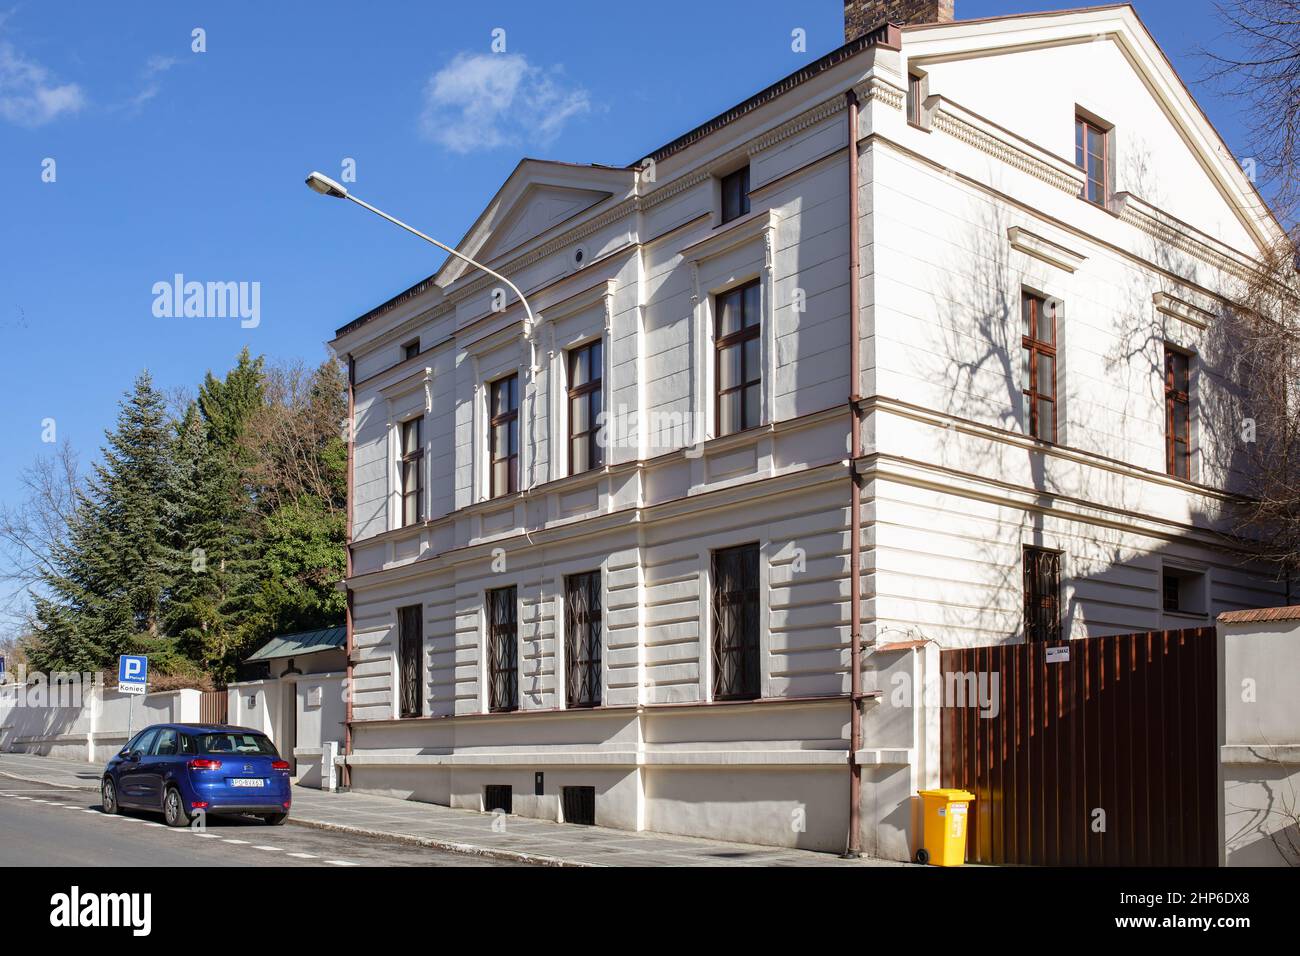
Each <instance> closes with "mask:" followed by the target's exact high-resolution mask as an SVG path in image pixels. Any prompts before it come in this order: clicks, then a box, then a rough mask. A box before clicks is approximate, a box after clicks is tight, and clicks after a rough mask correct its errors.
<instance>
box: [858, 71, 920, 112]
mask: <svg viewBox="0 0 1300 956" xmlns="http://www.w3.org/2000/svg"><path fill="white" fill-rule="evenodd" d="M853 92H854V93H855V94H856V95H857V97H858V102H859V103H860V104H862V105H864V106H865V105H866V104H868V103H871V102H872V101H874V100H880V102H882V103H884V104H885V105H886V106H888V107H891V108H893V109H896V110H900V111H901V110H902V109H903V104H904V103H906V102H907V94H906V93H904V91H903V90H901V89H899V88H898V87H897V86H894V85H893V84H892V83H887V82H885V81H884V80H883V79H881V78H880V77H878V76H873V77H871V78H870V79H868V80H867V81H866V82H865V83H859V84H858V85H857V86H855V87H854V88H853Z"/></svg>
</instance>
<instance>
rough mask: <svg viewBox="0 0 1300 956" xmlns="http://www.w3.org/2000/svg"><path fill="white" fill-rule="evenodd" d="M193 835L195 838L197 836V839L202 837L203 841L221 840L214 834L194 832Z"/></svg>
mask: <svg viewBox="0 0 1300 956" xmlns="http://www.w3.org/2000/svg"><path fill="white" fill-rule="evenodd" d="M194 835H195V836H198V837H203V839H205V840H219V839H221V837H219V836H217V835H216V834H215V833H198V832H195V834H194Z"/></svg>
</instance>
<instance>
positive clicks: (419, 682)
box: [397, 604, 424, 719]
mask: <svg viewBox="0 0 1300 956" xmlns="http://www.w3.org/2000/svg"><path fill="white" fill-rule="evenodd" d="M423 664H424V606H423V605H421V604H409V605H407V606H405V607H399V608H398V609H397V716H398V717H399V718H402V719H405V718H410V717H423V716H424V666H423Z"/></svg>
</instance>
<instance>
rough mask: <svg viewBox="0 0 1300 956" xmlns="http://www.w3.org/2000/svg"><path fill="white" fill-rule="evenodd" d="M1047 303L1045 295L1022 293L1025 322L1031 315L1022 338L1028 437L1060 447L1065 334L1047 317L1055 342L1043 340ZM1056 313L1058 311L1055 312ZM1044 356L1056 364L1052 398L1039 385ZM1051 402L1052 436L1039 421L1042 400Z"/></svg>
mask: <svg viewBox="0 0 1300 956" xmlns="http://www.w3.org/2000/svg"><path fill="white" fill-rule="evenodd" d="M1046 306H1047V299H1046V298H1045V297H1043V296H1041V295H1037V294H1036V293H1033V292H1030V291H1028V290H1025V291H1023V292H1022V293H1021V300H1020V308H1021V310H1022V311H1021V321H1022V322H1023V321H1024V312H1025V310H1028V313H1029V333H1028V334H1027V335H1026V334H1024V333H1023V332H1022V333H1021V336H1020V347H1021V349H1028V350H1029V376H1028V379H1027V381H1025V382H1024V383H1022V385H1021V395H1022V396H1023V397H1024V400H1025V402H1026V403H1027V411H1028V413H1029V417H1028V426H1029V427H1028V434H1029V437H1030V438H1037V439H1038V440H1039V441H1050V442H1052V443H1053V444H1055V443H1056V435H1057V424H1058V422H1059V421H1060V418H1061V415H1060V409H1059V408H1058V407H1057V395H1058V389H1057V384H1058V382H1059V381H1060V378H1061V376H1060V372H1059V369H1058V368H1057V354H1056V343H1057V341H1058V340H1059V338H1060V332H1061V330H1060V329H1059V328H1057V326H1056V316H1055V315H1054V314H1053V315H1051V316H1048V317H1046V318H1047V320H1048V321H1050V322H1051V323H1052V338H1051V341H1047V340H1045V339H1043V338H1042V337H1041V331H1042V322H1043V319H1044V318H1045V316H1044V314H1043V313H1044V312H1045V311H1046ZM1053 311H1055V310H1053ZM1040 355H1043V356H1048V357H1050V358H1051V360H1052V391H1051V394H1050V395H1049V394H1046V393H1044V392H1043V391H1042V390H1041V388H1040V384H1041V383H1040V382H1039V381H1038V358H1039V356H1040ZM1040 399H1041V400H1043V401H1047V402H1050V403H1051V405H1052V427H1051V434H1050V435H1044V434H1043V433H1042V432H1043V429H1042V428H1041V427H1040V424H1039V421H1038V403H1039V400H1040Z"/></svg>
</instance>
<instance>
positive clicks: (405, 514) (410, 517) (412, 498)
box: [401, 417, 424, 527]
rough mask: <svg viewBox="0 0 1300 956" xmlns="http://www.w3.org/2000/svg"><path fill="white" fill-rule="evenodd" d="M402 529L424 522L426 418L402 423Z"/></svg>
mask: <svg viewBox="0 0 1300 956" xmlns="http://www.w3.org/2000/svg"><path fill="white" fill-rule="evenodd" d="M401 495H402V527H406V526H407V525H413V524H415V523H416V522H419V521H423V520H424V418H423V417H420V418H412V419H411V420H410V421H405V422H402V487H401Z"/></svg>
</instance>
